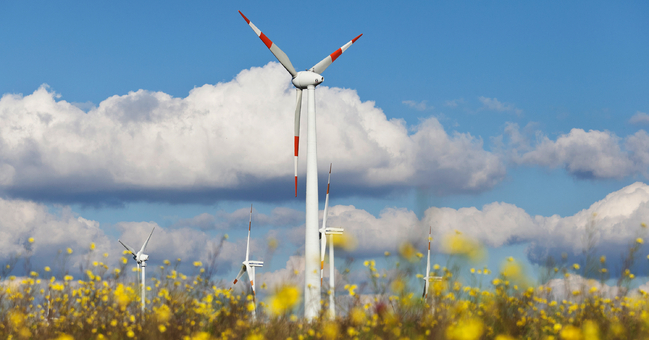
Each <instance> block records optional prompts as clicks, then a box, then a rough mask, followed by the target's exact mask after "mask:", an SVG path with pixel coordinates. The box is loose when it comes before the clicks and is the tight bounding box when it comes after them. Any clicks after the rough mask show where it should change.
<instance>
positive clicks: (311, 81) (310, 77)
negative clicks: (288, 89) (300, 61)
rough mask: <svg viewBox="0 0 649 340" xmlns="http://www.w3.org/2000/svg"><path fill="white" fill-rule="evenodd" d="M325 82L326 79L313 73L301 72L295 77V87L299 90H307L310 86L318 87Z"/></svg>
mask: <svg viewBox="0 0 649 340" xmlns="http://www.w3.org/2000/svg"><path fill="white" fill-rule="evenodd" d="M323 81H324V77H323V76H322V75H320V74H317V73H315V72H311V71H300V72H298V73H297V75H296V76H295V77H293V80H292V82H293V85H294V86H295V87H297V88H298V89H302V90H304V89H306V88H308V87H309V86H318V85H320V84H321V83H322V82H323Z"/></svg>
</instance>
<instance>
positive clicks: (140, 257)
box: [117, 227, 155, 313]
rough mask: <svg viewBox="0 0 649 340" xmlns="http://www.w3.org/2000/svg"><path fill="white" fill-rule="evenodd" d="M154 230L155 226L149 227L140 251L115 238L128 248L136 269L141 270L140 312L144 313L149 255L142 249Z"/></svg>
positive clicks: (144, 248)
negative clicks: (135, 263)
mask: <svg viewBox="0 0 649 340" xmlns="http://www.w3.org/2000/svg"><path fill="white" fill-rule="evenodd" d="M154 230H155V227H153V229H151V233H150V234H149V237H148V238H147V239H146V242H144V244H143V245H142V248H140V251H138V252H137V253H136V252H135V250H134V249H133V248H132V247H129V246H128V245H126V244H125V243H124V242H122V241H121V240H119V239H118V240H117V241H119V243H121V244H122V245H123V246H124V248H126V250H128V251H129V252H130V253H131V254H132V255H133V259H134V260H135V262H137V268H138V270H141V272H142V313H144V308H145V307H146V261H148V260H149V255H146V254H144V251H145V250H146V246H147V244H149V240H150V239H151V235H153V231H154Z"/></svg>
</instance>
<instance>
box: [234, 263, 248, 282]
mask: <svg viewBox="0 0 649 340" xmlns="http://www.w3.org/2000/svg"><path fill="white" fill-rule="evenodd" d="M245 271H246V266H241V270H239V274H237V277H236V278H235V279H234V282H232V284H233V285H236V284H237V281H239V279H240V278H241V275H243V273H244V272H245Z"/></svg>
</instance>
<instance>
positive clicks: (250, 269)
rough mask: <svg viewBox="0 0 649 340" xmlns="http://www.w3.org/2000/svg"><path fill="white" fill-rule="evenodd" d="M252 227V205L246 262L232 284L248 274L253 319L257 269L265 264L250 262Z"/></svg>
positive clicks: (255, 303)
mask: <svg viewBox="0 0 649 340" xmlns="http://www.w3.org/2000/svg"><path fill="white" fill-rule="evenodd" d="M251 226H252V204H251V205H250V220H248V242H247V244H246V260H245V261H243V262H242V264H243V265H242V266H241V270H240V271H239V274H237V277H236V278H235V279H234V282H232V284H233V285H235V284H237V281H239V278H241V276H242V275H243V273H248V278H250V287H251V288H252V299H253V304H254V305H255V308H254V309H253V310H252V316H253V318H254V317H255V312H256V310H257V299H256V294H255V267H263V266H264V262H263V261H250V260H249V256H250V227H251Z"/></svg>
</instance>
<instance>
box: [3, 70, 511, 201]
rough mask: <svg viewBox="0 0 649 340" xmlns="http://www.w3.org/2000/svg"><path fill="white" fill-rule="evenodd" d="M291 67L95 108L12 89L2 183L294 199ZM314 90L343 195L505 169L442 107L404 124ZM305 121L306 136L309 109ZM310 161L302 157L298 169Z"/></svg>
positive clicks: (123, 196) (32, 195) (485, 185)
mask: <svg viewBox="0 0 649 340" xmlns="http://www.w3.org/2000/svg"><path fill="white" fill-rule="evenodd" d="M285 73H286V72H284V70H283V68H282V67H281V66H280V65H279V64H278V63H269V64H268V65H266V66H264V67H261V68H252V69H249V70H244V71H242V72H241V73H239V74H238V75H237V76H236V78H235V79H233V80H231V81H229V82H224V83H218V84H216V85H204V86H201V87H197V88H194V89H193V90H191V91H190V93H189V95H188V96H187V97H185V98H174V97H172V96H170V95H168V94H165V93H162V92H150V91H146V90H139V91H136V92H129V93H128V94H126V95H122V96H118V95H115V96H112V97H110V98H107V99H106V100H104V101H102V102H101V103H99V105H98V106H97V107H94V108H90V109H89V110H88V112H85V111H84V110H82V109H80V108H79V107H78V105H76V104H74V103H69V102H66V101H65V100H58V98H57V97H58V95H57V94H55V93H54V92H52V91H50V90H48V88H47V87H46V86H43V87H41V88H39V89H38V90H36V91H35V92H34V93H32V94H30V95H26V96H22V95H17V94H5V95H4V96H2V98H1V99H0V119H2V121H3V124H2V126H0V188H1V189H2V190H3V191H4V192H5V193H6V194H9V195H11V196H12V197H18V198H27V199H34V200H39V201H51V202H84V203H88V202H91V203H92V202H103V203H106V202H108V203H111V202H120V201H129V200H130V201H133V200H148V201H167V202H186V201H191V200H194V201H203V202H206V201H217V200H219V199H251V198H254V199H257V200H278V199H279V200H281V199H288V198H290V197H291V196H292V195H291V193H292V190H293V188H292V185H291V183H292V179H293V177H292V176H293V165H292V164H293V162H292V157H293V145H292V142H293V111H294V105H295V93H294V91H293V89H292V86H291V85H290V82H289V79H288V78H287V75H286V74H285ZM317 96H318V99H317V104H318V106H317V113H318V143H319V148H318V152H319V153H318V157H319V159H320V162H321V163H322V167H323V169H324V167H325V165H326V164H328V163H329V162H333V164H334V169H335V172H336V174H337V175H338V174H339V175H340V177H339V178H341V180H342V181H344V182H345V183H343V184H344V185H343V187H345V188H347V190H348V192H346V193H341V194H351V193H352V192H353V193H354V194H355V195H363V194H378V193H387V192H390V191H392V190H394V189H399V188H411V187H417V186H426V187H429V188H431V189H433V190H435V191H436V192H438V193H441V194H451V193H459V192H469V193H470V192H480V191H483V190H487V189H489V188H491V187H493V186H494V185H495V184H496V183H498V182H499V181H500V180H501V179H502V178H503V177H504V175H505V166H504V164H503V163H502V162H501V160H500V159H499V157H498V156H496V155H494V154H492V153H490V152H488V151H485V150H484V148H483V142H482V140H481V139H480V138H476V137H474V136H472V135H470V134H468V133H459V132H452V133H450V134H449V133H447V132H446V131H445V130H444V128H443V127H442V125H441V124H440V123H439V121H438V120H437V119H435V118H427V119H425V120H423V121H421V123H420V124H418V125H416V126H406V124H405V122H404V121H402V120H399V119H390V120H388V119H387V118H386V116H385V114H384V113H383V111H381V109H379V108H377V107H376V106H375V104H374V102H371V101H365V102H364V101H361V99H360V98H359V96H358V94H357V93H356V91H354V90H349V89H340V88H329V87H326V86H321V87H319V88H318V91H317ZM303 107H306V105H303ZM302 125H303V127H302V132H303V137H304V136H305V133H306V116H305V119H302ZM302 141H303V144H305V143H306V141H305V138H302ZM301 150H302V152H301V154H302V156H304V154H305V151H306V147H305V145H303V146H302V147H301ZM305 164H306V159H305V157H302V158H301V162H300V171H301V172H300V175H301V176H300V177H301V178H302V179H303V178H304V175H303V174H304V171H305ZM323 173H324V170H323ZM301 185H304V181H303V180H302V181H301ZM189 193H191V195H189Z"/></svg>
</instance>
